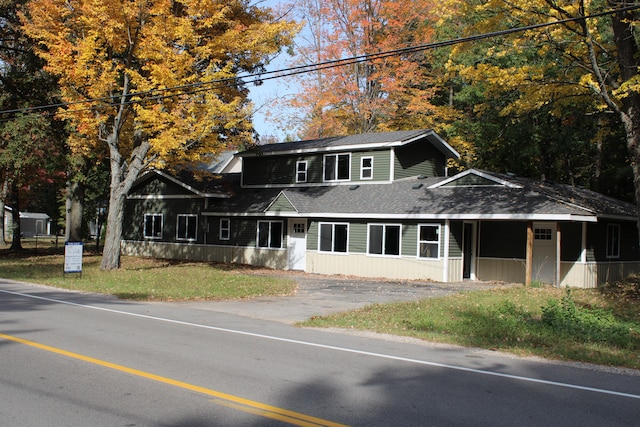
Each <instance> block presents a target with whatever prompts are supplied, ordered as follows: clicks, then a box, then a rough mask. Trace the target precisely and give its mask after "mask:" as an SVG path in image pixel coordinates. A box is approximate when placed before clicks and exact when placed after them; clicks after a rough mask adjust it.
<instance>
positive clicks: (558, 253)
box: [556, 222, 562, 288]
mask: <svg viewBox="0 0 640 427" xmlns="http://www.w3.org/2000/svg"><path fill="white" fill-rule="evenodd" d="M561 236H562V233H561V232H560V223H559V222H557V223H556V287H557V288H559V287H560V278H561V275H560V267H561V266H562V263H561V261H562V260H561V259H560V258H561V257H562V250H561V246H560V241H561V239H560V238H561Z"/></svg>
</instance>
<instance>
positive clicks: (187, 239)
mask: <svg viewBox="0 0 640 427" xmlns="http://www.w3.org/2000/svg"><path fill="white" fill-rule="evenodd" d="M191 218H193V219H195V222H196V224H195V227H194V230H193V234H194V235H193V237H191V236H189V230H190V227H189V223H190V221H189V219H191ZM181 219H184V220H185V221H186V223H185V224H184V225H185V227H184V231H185V236H180V220H181ZM176 240H180V241H183V242H195V241H196V240H198V215H196V214H178V215H177V216H176Z"/></svg>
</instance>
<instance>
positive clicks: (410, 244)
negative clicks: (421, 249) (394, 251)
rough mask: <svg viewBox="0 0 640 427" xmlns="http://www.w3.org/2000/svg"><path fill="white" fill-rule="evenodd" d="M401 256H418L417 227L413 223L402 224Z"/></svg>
mask: <svg viewBox="0 0 640 427" xmlns="http://www.w3.org/2000/svg"><path fill="white" fill-rule="evenodd" d="M441 246H442V245H441ZM401 253H402V255H403V256H417V255H418V225H417V224H415V223H411V224H407V223H404V224H402V252H401Z"/></svg>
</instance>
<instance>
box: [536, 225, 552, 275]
mask: <svg viewBox="0 0 640 427" xmlns="http://www.w3.org/2000/svg"><path fill="white" fill-rule="evenodd" d="M532 280H536V281H538V282H542V283H547V284H550V285H554V284H555V282H556V224H555V223H554V222H534V223H533V271H532Z"/></svg>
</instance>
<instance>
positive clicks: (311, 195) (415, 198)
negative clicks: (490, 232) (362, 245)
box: [209, 172, 638, 220]
mask: <svg viewBox="0 0 640 427" xmlns="http://www.w3.org/2000/svg"><path fill="white" fill-rule="evenodd" d="M483 173H485V174H488V172H483ZM491 175H494V176H496V177H499V178H500V179H503V180H506V181H509V182H513V183H516V184H518V186H519V187H517V188H513V187H507V186H461V187H447V186H443V187H436V188H429V187H430V186H431V185H433V184H436V183H438V182H441V181H442V180H444V178H427V179H418V178H415V179H407V180H401V181H396V182H393V183H385V184H363V185H360V186H358V187H357V188H355V189H352V188H353V186H351V185H337V186H319V187H295V188H285V189H276V188H269V189H240V188H237V189H236V192H235V195H234V196H232V197H231V198H229V199H227V200H221V201H220V202H215V203H213V204H212V206H211V207H210V209H209V210H210V211H212V212H217V213H228V214H233V213H249V214H261V213H263V212H264V211H265V210H266V209H267V208H268V206H269V205H270V204H271V202H272V201H273V200H274V198H275V197H277V196H278V194H280V192H282V193H283V194H284V195H286V197H287V198H288V199H289V200H290V201H291V203H292V204H293V205H294V207H295V208H296V210H297V212H298V213H299V214H300V215H303V216H305V215H309V216H312V215H313V216H326V217H334V218H335V217H340V216H344V217H352V218H355V217H362V218H367V217H371V218H383V217H385V216H386V217H389V218H416V219H419V218H468V219H472V218H478V219H480V218H484V219H492V218H494V219H509V218H512V219H536V218H537V219H545V218H546V219H558V220H560V219H570V218H572V219H578V218H582V219H585V218H588V217H591V218H593V219H594V220H595V218H597V217H602V216H615V217H618V216H619V217H628V218H629V219H632V218H634V217H635V216H636V215H637V214H638V210H637V208H636V207H635V205H632V204H629V203H625V202H622V201H619V200H616V199H612V198H610V197H607V196H604V195H601V194H598V193H595V192H593V191H589V190H584V189H580V188H575V187H570V186H567V185H560V184H553V183H549V182H538V181H534V180H530V179H526V178H515V177H509V176H505V175H499V174H491ZM420 184H422V185H421V186H420ZM416 186H419V188H415V187H416Z"/></svg>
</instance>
